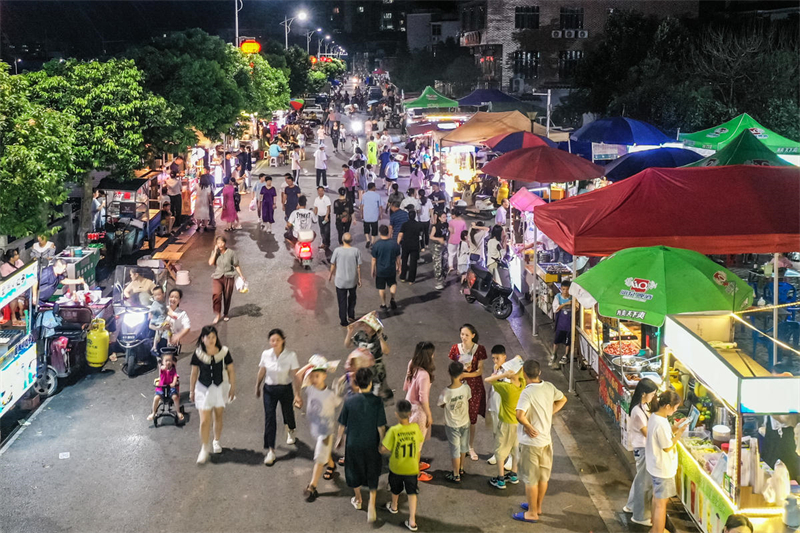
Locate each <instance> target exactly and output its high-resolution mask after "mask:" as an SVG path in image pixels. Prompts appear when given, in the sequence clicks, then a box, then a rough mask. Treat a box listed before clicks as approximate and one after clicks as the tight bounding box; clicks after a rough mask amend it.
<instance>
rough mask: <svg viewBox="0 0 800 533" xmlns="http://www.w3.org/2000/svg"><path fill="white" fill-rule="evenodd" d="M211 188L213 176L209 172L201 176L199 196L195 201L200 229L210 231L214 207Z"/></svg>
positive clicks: (195, 215)
mask: <svg viewBox="0 0 800 533" xmlns="http://www.w3.org/2000/svg"><path fill="white" fill-rule="evenodd" d="M213 190H214V189H213V188H212V186H211V174H208V173H207V172H206V173H204V174H203V175H202V176H200V180H199V181H198V183H197V189H196V192H197V196H196V199H195V201H194V218H195V220H196V221H197V224H198V229H199V228H203V231H208V228H209V222H210V221H211V210H212V209H213V205H214V193H213Z"/></svg>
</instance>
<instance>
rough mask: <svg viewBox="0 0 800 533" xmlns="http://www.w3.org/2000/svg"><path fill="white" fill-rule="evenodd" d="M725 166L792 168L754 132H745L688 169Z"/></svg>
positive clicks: (690, 165)
mask: <svg viewBox="0 0 800 533" xmlns="http://www.w3.org/2000/svg"><path fill="white" fill-rule="evenodd" d="M724 165H760V166H762V167H790V166H792V164H791V163H789V162H788V161H785V160H783V159H781V158H780V157H779V156H778V154H776V153H775V152H773V151H772V150H770V149H769V147H768V146H767V145H765V144H764V143H763V142H762V141H760V140H759V139H758V138H757V137H756V136H755V135H754V134H753V132H752V131H750V130H744V131H742V132H741V133H739V135H737V136H736V137H735V138H734V139H732V140H731V141H730V142H729V143H727V144H726V145H725V147H724V148H721V149H719V150H718V151H717V152H716V153H714V154H712V155H710V156H708V157H706V158H703V159H700V160H698V161H695V162H694V163H690V164H688V165H686V166H687V167H721V166H724Z"/></svg>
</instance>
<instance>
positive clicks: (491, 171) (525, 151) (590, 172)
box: [481, 146, 605, 183]
mask: <svg viewBox="0 0 800 533" xmlns="http://www.w3.org/2000/svg"><path fill="white" fill-rule="evenodd" d="M481 172H483V173H484V174H488V175H489V176H498V177H500V178H503V179H508V180H516V181H522V182H525V183H533V182H537V181H538V182H539V183H564V182H567V181H576V180H589V179H594V178H599V177H600V176H602V175H603V174H604V173H605V170H603V167H601V166H598V165H595V164H593V163H590V162H589V161H587V160H585V159H583V158H582V157H580V156H577V155H574V154H570V153H568V152H564V151H561V150H557V149H555V148H550V147H549V146H533V147H531V148H520V149H519V150H513V151H511V152H508V153H507V154H504V155H501V156H500V157H498V158H497V159H492V160H491V161H489V162H488V163H486V164H485V165H483V168H481Z"/></svg>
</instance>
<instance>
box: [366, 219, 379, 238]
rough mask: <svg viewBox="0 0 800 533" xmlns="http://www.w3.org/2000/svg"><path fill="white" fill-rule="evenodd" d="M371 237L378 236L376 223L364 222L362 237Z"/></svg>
mask: <svg viewBox="0 0 800 533" xmlns="http://www.w3.org/2000/svg"><path fill="white" fill-rule="evenodd" d="M369 235H372V236H373V237H377V236H378V221H377V220H376V221H375V222H364V236H365V237H366V236H369Z"/></svg>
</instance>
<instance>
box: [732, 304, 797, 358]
mask: <svg viewBox="0 0 800 533" xmlns="http://www.w3.org/2000/svg"><path fill="white" fill-rule="evenodd" d="M731 316H732V317H733V318H735V319H736V320H738V321H739V322H741V323H742V324H744V325H745V326H747V327H748V328H750V329H752V330H753V331H757V332H758V333H760V334H761V335H763V336H764V337H766V338H768V339H770V340H771V341H772V342H774V343H775V344H777V345H778V346H780V347H781V348H784V349H786V350H789V351H790V352H794V353H795V354H796V355H800V352H799V351H797V350H795V349H794V348H792V347H791V346H789V345H788V344H786V343H783V342H781V341H779V340H778V339H776V338H775V337H773V336H772V335H767V334H766V333H764V332H763V331H761V330H760V329H758V328H756V327H755V326H753V325H752V324H749V323H748V322H747V321H745V320H744V319H743V318H742V317H740V316H738V315H735V314H733V313H731Z"/></svg>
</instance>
